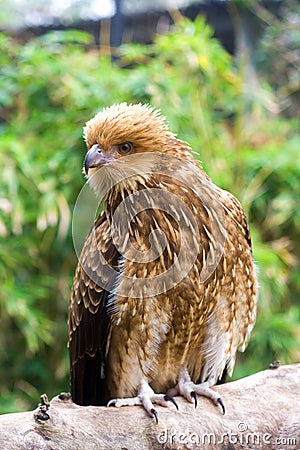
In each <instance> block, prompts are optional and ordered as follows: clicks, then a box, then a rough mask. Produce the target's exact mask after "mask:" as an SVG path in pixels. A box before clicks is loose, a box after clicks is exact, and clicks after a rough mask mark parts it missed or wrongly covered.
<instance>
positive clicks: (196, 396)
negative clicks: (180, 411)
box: [191, 391, 198, 408]
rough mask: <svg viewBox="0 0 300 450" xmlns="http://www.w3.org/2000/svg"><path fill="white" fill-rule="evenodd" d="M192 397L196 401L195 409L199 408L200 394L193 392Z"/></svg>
mask: <svg viewBox="0 0 300 450" xmlns="http://www.w3.org/2000/svg"><path fill="white" fill-rule="evenodd" d="M191 397H193V399H194V401H195V408H197V405H198V394H197V392H195V391H192V392H191Z"/></svg>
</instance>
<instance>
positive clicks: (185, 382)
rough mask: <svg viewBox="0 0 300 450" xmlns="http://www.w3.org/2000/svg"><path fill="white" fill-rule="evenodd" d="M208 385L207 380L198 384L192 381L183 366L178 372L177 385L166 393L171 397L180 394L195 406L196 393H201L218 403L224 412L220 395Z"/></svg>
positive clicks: (196, 400) (196, 401) (196, 402)
mask: <svg viewBox="0 0 300 450" xmlns="http://www.w3.org/2000/svg"><path fill="white" fill-rule="evenodd" d="M210 386H211V385H210V383H209V382H208V381H206V382H205V383H200V384H195V383H193V382H192V380H191V377H190V376H189V374H188V371H187V370H186V369H185V368H184V369H181V370H180V372H179V378H178V383H177V385H176V386H175V387H174V388H172V389H169V390H168V391H167V395H169V396H171V397H173V396H176V395H182V396H183V397H184V398H185V399H186V400H187V401H188V402H190V403H194V404H195V408H196V406H197V404H198V395H202V396H203V397H207V398H209V399H211V400H212V401H213V403H214V404H215V405H220V406H221V408H222V411H223V414H225V406H224V403H223V401H222V399H221V397H220V395H219V394H218V393H217V392H216V391H214V390H213V389H211V387H210Z"/></svg>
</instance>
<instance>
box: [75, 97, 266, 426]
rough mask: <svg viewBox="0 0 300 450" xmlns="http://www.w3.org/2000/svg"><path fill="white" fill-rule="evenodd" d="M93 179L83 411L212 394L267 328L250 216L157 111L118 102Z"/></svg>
mask: <svg viewBox="0 0 300 450" xmlns="http://www.w3.org/2000/svg"><path fill="white" fill-rule="evenodd" d="M83 134H84V139H85V142H86V145H87V153H86V155H85V159H84V169H83V171H84V173H85V176H86V178H87V184H88V185H89V186H90V187H91V188H92V189H93V190H94V192H95V194H96V196H97V198H98V200H99V204H100V205H102V207H101V208H100V209H101V212H100V213H99V215H98V216H97V217H96V219H95V221H94V223H93V225H92V227H91V230H90V232H89V234H88V236H87V238H86V240H85V243H84V246H83V249H82V252H81V255H80V257H79V261H78V265H77V268H76V272H75V276H74V281H73V287H72V292H71V299H70V303H69V312H68V348H69V356H70V378H71V396H72V399H73V402H74V403H76V404H78V405H97V406H101V405H107V406H116V407H121V406H131V405H141V406H142V407H143V408H144V409H145V410H146V411H147V413H148V414H149V416H150V417H151V418H154V419H155V420H156V421H158V411H157V407H156V406H155V405H161V406H167V405H169V404H170V402H171V403H173V404H174V405H175V406H176V407H177V408H178V405H177V402H176V400H175V398H174V397H176V396H182V397H184V398H185V399H186V400H187V401H188V402H190V403H194V404H195V406H197V404H198V399H199V396H204V397H207V398H209V399H211V401H212V402H213V403H214V404H215V405H217V406H218V405H219V406H220V407H221V408H222V411H223V413H225V405H224V402H223V400H222V399H221V397H220V395H219V394H218V393H217V391H216V390H214V389H213V387H214V386H215V385H216V384H218V383H220V382H223V381H224V379H225V377H226V374H228V375H229V376H231V375H232V372H233V368H234V365H235V360H236V353H237V350H240V351H244V350H245V348H246V346H247V343H248V340H249V336H250V334H251V331H252V329H253V326H254V323H255V320H256V309H257V291H258V283H257V270H256V265H255V263H254V259H253V255H252V245H251V237H250V232H249V226H248V222H247V218H246V214H245V212H244V210H243V208H242V206H241V204H240V203H239V201H238V200H237V199H236V198H235V197H234V196H233V195H232V194H231V193H229V192H228V191H225V190H223V189H221V188H219V187H218V186H217V185H216V184H214V183H213V181H212V180H211V179H210V177H209V176H208V175H207V174H206V172H205V171H204V170H203V168H202V164H201V162H200V161H199V160H198V158H197V159H196V158H194V156H193V153H192V149H191V147H190V146H189V144H187V143H186V142H184V141H183V140H180V139H178V138H177V136H176V134H174V133H173V132H172V131H170V129H169V126H168V123H167V119H166V118H165V117H164V116H163V115H162V113H161V112H160V111H159V110H157V109H155V108H153V107H152V106H150V105H149V104H141V103H135V104H127V103H126V102H123V103H120V104H114V105H112V106H108V107H105V108H103V109H102V110H101V111H100V112H98V113H97V114H96V115H95V116H94V117H93V118H92V119H90V120H89V121H88V122H87V123H86V125H85V126H84V133H83Z"/></svg>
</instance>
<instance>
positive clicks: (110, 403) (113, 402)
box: [106, 398, 117, 408]
mask: <svg viewBox="0 0 300 450" xmlns="http://www.w3.org/2000/svg"><path fill="white" fill-rule="evenodd" d="M116 403H117V399H116V398H113V399H111V400H109V402H108V403H107V405H106V406H107V408H109V407H110V406H116Z"/></svg>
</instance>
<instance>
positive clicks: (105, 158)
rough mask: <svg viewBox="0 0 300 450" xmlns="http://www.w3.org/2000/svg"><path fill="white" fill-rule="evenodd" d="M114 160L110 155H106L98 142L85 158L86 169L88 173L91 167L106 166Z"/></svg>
mask: <svg viewBox="0 0 300 450" xmlns="http://www.w3.org/2000/svg"><path fill="white" fill-rule="evenodd" d="M112 161H114V158H113V157H112V156H109V155H104V154H103V153H102V150H101V148H100V147H99V145H98V144H95V145H93V146H92V147H91V148H90V149H89V151H88V152H87V154H86V155H85V158H84V170H85V173H86V175H88V173H89V169H92V168H94V167H101V166H106V165H107V164H109V163H110V162H112Z"/></svg>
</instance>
